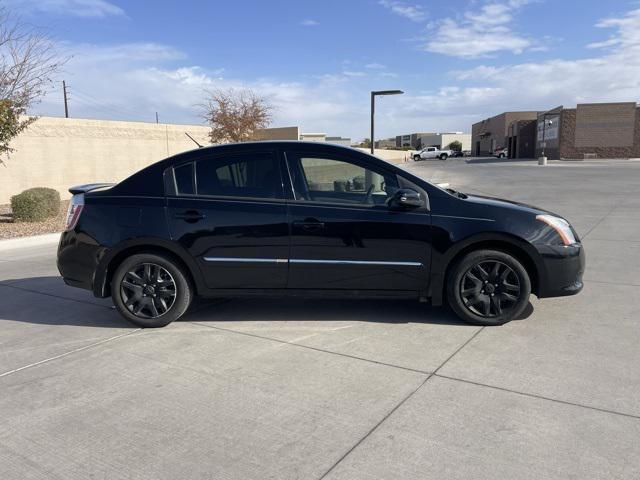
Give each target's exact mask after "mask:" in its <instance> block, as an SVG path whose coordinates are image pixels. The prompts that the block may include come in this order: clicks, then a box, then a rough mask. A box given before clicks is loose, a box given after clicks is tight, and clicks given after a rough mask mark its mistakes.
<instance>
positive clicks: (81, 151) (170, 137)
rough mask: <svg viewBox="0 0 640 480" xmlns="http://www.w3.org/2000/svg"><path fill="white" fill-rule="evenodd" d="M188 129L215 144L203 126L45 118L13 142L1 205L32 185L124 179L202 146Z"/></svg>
mask: <svg viewBox="0 0 640 480" xmlns="http://www.w3.org/2000/svg"><path fill="white" fill-rule="evenodd" d="M185 133H188V134H189V135H191V136H192V137H193V138H194V139H195V140H196V141H197V142H199V143H200V144H202V145H207V144H209V138H208V134H209V128H208V127H205V126H202V125H175V124H156V123H145V122H120V121H109V120H87V119H78V118H56V117H41V118H39V119H38V120H37V121H36V122H35V123H33V124H32V125H31V126H30V127H29V128H28V129H27V130H25V131H24V132H22V133H21V134H20V135H19V136H18V137H16V138H15V139H14V141H13V142H12V143H11V146H12V148H14V149H15V151H14V152H13V153H11V154H10V156H9V158H5V159H4V166H0V204H4V203H9V201H10V198H11V196H12V195H15V194H17V193H20V192H22V191H23V190H26V189H27V188H32V187H51V188H55V189H56V190H58V191H59V192H60V194H61V195H62V197H63V198H67V197H69V193H68V191H67V189H68V188H69V187H70V186H73V185H78V184H82V183H92V182H119V181H120V180H123V179H124V178H126V177H128V176H129V175H131V174H132V173H134V172H136V171H137V170H140V169H141V168H143V167H146V166H147V165H150V164H152V163H154V162H157V161H159V160H162V159H163V158H166V157H169V156H171V155H175V154H177V153H180V152H184V151H186V150H192V149H194V148H197V146H196V145H195V144H194V142H193V141H192V140H190V139H189V137H187V136H186V135H185ZM261 136H262V139H264V140H296V139H297V138H298V128H297V127H286V128H274V129H265V130H263V131H262V132H261Z"/></svg>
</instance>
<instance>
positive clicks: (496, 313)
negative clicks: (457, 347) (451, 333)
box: [447, 250, 531, 325]
mask: <svg viewBox="0 0 640 480" xmlns="http://www.w3.org/2000/svg"><path fill="white" fill-rule="evenodd" d="M530 295H531V280H530V278H529V275H528V273H527V271H526V269H525V268H524V266H523V265H522V264H521V263H520V262H519V261H518V260H517V259H516V258H515V257H514V256H512V255H510V254H508V253H506V252H501V251H497V250H477V251H475V252H471V253H469V254H467V255H466V256H464V257H463V258H462V259H460V261H459V262H457V263H456V264H455V265H454V266H453V269H452V271H451V272H450V274H449V275H448V278H447V298H448V300H449V305H450V306H451V308H452V309H453V311H454V312H455V313H456V314H457V315H458V316H459V317H460V318H461V319H462V320H464V321H466V322H469V323H473V324H476V325H502V324H503V323H507V322H509V321H511V320H513V319H514V318H517V317H518V316H519V315H520V314H521V313H522V311H523V310H524V309H525V307H526V306H527V304H528V302H529V296H530Z"/></svg>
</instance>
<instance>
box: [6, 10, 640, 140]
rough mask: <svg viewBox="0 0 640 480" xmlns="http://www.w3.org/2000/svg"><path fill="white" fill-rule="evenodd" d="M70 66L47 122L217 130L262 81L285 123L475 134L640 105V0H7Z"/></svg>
mask: <svg viewBox="0 0 640 480" xmlns="http://www.w3.org/2000/svg"><path fill="white" fill-rule="evenodd" d="M0 4H1V5H4V6H5V7H6V8H7V9H8V10H10V11H11V12H14V13H16V14H18V15H19V16H20V17H21V18H22V19H23V21H25V22H27V23H30V24H33V25H37V26H38V27H41V28H42V29H43V30H44V31H45V32H46V33H47V35H49V36H50V37H51V38H52V39H53V40H54V42H55V44H56V48H57V49H58V51H59V53H60V55H62V56H64V57H65V58H68V61H67V63H66V64H65V67H64V71H63V72H61V73H60V75H58V77H57V78H56V79H55V80H56V81H55V82H54V83H53V85H52V90H51V92H50V93H49V94H48V95H47V96H46V97H45V98H44V99H43V100H42V101H41V102H40V103H39V104H38V105H35V106H34V107H33V108H32V112H31V113H32V114H41V115H55V116H62V115H63V113H64V107H63V100H62V86H61V83H60V82H61V80H62V79H64V80H66V82H67V84H68V87H69V111H70V116H72V117H77V118H101V119H118V120H137V121H155V112H158V115H159V119H160V121H161V122H166V123H203V120H202V118H201V115H200V112H201V110H200V107H199V106H198V105H200V104H202V103H203V101H204V99H205V98H206V92H207V91H211V90H215V89H221V88H223V89H224V88H230V87H233V88H251V89H253V90H254V91H255V92H256V93H258V94H259V95H261V96H264V97H265V98H266V99H267V100H268V102H269V103H270V104H272V105H273V107H274V111H273V122H272V126H291V125H298V126H300V129H301V132H324V133H327V134H329V135H331V136H346V137H351V138H353V139H354V140H359V139H362V138H364V137H368V136H369V133H368V129H369V108H370V97H369V92H370V91H371V90H382V89H401V90H403V91H404V92H405V94H404V95H400V96H390V97H383V98H379V99H378V101H377V104H376V137H377V138H386V137H391V136H395V135H399V134H403V133H411V132H431V131H433V132H442V131H463V132H470V131H471V125H472V124H473V123H474V122H476V121H479V120H481V119H483V118H487V117H490V116H492V115H495V114H498V113H500V112H503V111H508V110H546V109H550V108H553V107H556V106H558V105H564V106H566V107H573V106H575V105H576V104H577V103H584V102H608V101H636V100H638V96H640V2H639V1H637V0H634V1H631V0H606V1H603V0H484V1H483V0H413V1H412V0H407V1H404V0H342V1H339V0H322V1H313V0H308V1H301V0H298V1H293V0H268V1H264V0H253V1H249V0H233V1H228V0H225V1H220V0H210V1H196V0H182V1H179V2H178V1H169V0H153V1H150V0H149V1H142V0H139V1H133V0H0Z"/></svg>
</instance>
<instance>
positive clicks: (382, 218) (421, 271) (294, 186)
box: [58, 142, 585, 327]
mask: <svg viewBox="0 0 640 480" xmlns="http://www.w3.org/2000/svg"><path fill="white" fill-rule="evenodd" d="M70 192H71V193H72V194H73V197H72V200H71V204H70V208H69V215H68V220H67V228H66V231H65V232H64V233H63V234H62V237H61V238H60V244H59V248H58V268H59V270H60V273H61V274H62V276H63V278H64V281H65V282H66V283H67V284H68V285H72V286H75V287H81V288H85V289H89V290H91V291H93V293H94V295H96V296H97V297H108V296H111V297H112V298H113V302H114V304H115V306H116V308H117V309H118V311H119V312H120V313H121V314H122V315H123V316H124V317H125V318H127V319H128V320H130V321H131V322H133V323H135V324H137V325H140V326H143V327H160V326H164V325H167V324H169V323H170V322H172V321H174V320H176V319H178V318H180V317H181V316H182V315H183V314H184V313H185V312H186V311H187V309H188V308H189V304H190V303H191V300H192V299H193V297H194V296H196V295H200V296H205V297H214V296H224V297H229V296H250V295H316V296H334V295H338V296H346V295H351V296H358V297H363V296H376V297H378V296H382V297H391V298H411V299H415V300H419V301H430V302H431V303H432V304H433V305H442V304H443V303H448V304H449V305H450V306H451V308H452V309H453V310H454V312H455V313H456V314H457V315H458V316H459V317H460V318H461V319H463V320H465V321H467V322H470V323H474V324H479V325H499V324H503V323H505V322H508V321H509V320H512V319H513V318H516V317H518V316H519V315H521V314H522V312H523V310H524V309H525V307H526V306H527V304H528V301H529V296H530V294H531V293H533V294H535V295H536V296H538V297H557V296H563V295H573V294H576V293H578V292H580V290H581V289H582V274H583V271H584V266H585V257H584V250H583V247H582V245H581V243H580V241H579V239H578V236H577V234H576V232H575V231H574V229H573V228H572V227H571V225H570V224H569V222H567V221H566V220H565V219H563V218H562V217H560V216H558V215H554V214H552V213H550V212H547V211H543V210H540V209H537V208H534V207H530V206H527V205H522V204H518V203H514V202H508V201H505V200H499V199H495V198H487V197H480V196H474V195H467V194H464V193H460V192H457V191H454V190H450V189H447V190H445V189H442V188H439V187H437V186H435V185H432V184H430V183H428V182H426V181H424V180H422V179H420V178H418V177H416V176H414V175H411V174H410V173H408V172H406V171H404V170H402V169H400V168H397V167H395V166H393V165H390V164H389V163H386V162H384V161H382V160H380V159H377V158H375V157H372V156H369V155H366V154H364V153H361V152H359V151H357V150H354V149H350V148H344V147H339V146H335V145H329V144H318V143H304V142H260V143H244V144H233V145H223V146H214V147H207V148H201V149H197V150H193V151H190V152H186V153H182V154H179V155H176V156H173V157H170V158H168V159H165V160H162V161H160V162H158V163H155V164H153V165H151V166H149V167H147V168H145V169H143V170H141V171H140V172H138V173H136V174H134V175H132V176H131V177H129V178H127V179H126V180H124V181H122V182H120V183H118V184H116V185H106V184H92V185H83V186H79V187H74V188H71V189H70Z"/></svg>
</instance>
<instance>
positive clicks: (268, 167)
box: [196, 153, 282, 198]
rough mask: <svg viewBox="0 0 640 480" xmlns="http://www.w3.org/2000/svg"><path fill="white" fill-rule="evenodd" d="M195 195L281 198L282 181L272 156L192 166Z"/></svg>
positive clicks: (257, 155) (253, 155) (214, 160)
mask: <svg viewBox="0 0 640 480" xmlns="http://www.w3.org/2000/svg"><path fill="white" fill-rule="evenodd" d="M196 185H197V192H198V195H211V196H222V197H245V198H282V180H281V177H280V169H279V167H278V162H277V160H276V158H275V156H274V155H273V154H271V153H251V154H244V155H237V156H231V157H225V158H211V159H207V160H199V161H198V162H197V163H196Z"/></svg>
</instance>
